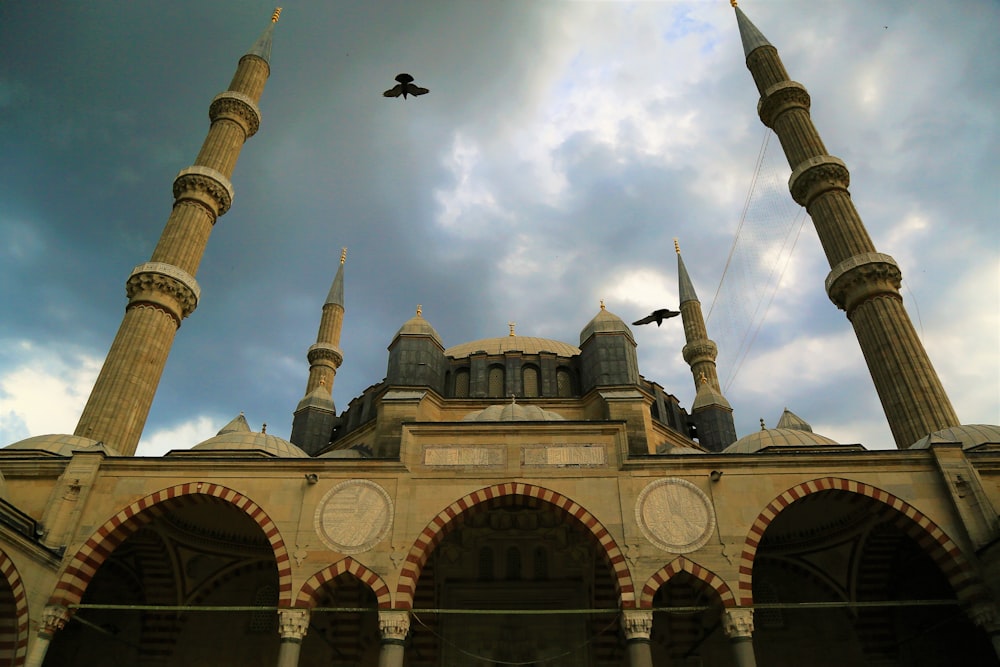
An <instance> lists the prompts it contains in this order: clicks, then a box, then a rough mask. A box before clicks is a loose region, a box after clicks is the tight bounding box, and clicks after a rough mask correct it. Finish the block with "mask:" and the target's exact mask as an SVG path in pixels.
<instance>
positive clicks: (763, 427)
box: [760, 417, 767, 431]
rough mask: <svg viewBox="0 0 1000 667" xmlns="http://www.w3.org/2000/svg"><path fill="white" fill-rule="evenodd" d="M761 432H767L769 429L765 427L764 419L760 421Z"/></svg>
mask: <svg viewBox="0 0 1000 667" xmlns="http://www.w3.org/2000/svg"><path fill="white" fill-rule="evenodd" d="M760 430H761V431H766V430H767V427H766V426H764V418H763V417H761V419H760Z"/></svg>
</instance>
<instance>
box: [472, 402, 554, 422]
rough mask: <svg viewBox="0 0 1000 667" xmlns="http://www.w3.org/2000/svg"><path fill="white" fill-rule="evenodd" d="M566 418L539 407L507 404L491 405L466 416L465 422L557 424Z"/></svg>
mask: <svg viewBox="0 0 1000 667" xmlns="http://www.w3.org/2000/svg"><path fill="white" fill-rule="evenodd" d="M565 420H566V418H565V417H563V416H562V415H560V414H556V413H555V412H550V411H548V410H543V409H541V408H540V407H538V406H537V405H521V404H520V403H506V404H504V405H491V406H490V407H488V408H486V409H485V410H480V411H479V412H473V413H471V414H467V415H465V417H464V418H463V419H462V421H464V422H557V421H565Z"/></svg>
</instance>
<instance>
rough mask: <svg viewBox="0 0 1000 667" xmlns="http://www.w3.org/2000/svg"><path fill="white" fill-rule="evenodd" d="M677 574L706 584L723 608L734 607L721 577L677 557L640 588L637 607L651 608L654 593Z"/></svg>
mask: <svg viewBox="0 0 1000 667" xmlns="http://www.w3.org/2000/svg"><path fill="white" fill-rule="evenodd" d="M678 572H687V573H688V574H690V575H692V576H694V577H696V578H698V579H701V580H702V581H704V582H705V583H706V584H708V585H709V586H710V587H711V588H712V589H713V590H714V591H715V592H716V593H718V594H719V597H720V598H722V606H723V607H735V606H736V596H735V595H733V591H732V589H731V588H729V584H727V583H726V582H725V581H723V579H722V577H720V576H719V575H717V574H715V573H714V572H712V571H711V570H707V569H705V568H703V567H702V566H701V565H698V563H693V562H691V561H689V560H688V559H687V558H685V557H684V556H678V557H677V558H675V559H674V560H672V561H670V562H669V563H668V564H667V565H665V566H664V567H663V568H661V569H660V570H659V571H658V572H656V573H655V574H654V575H653V576H651V577H650V578H649V580H648V581H647V582H646V585H645V586H643V587H642V594H641V595H640V596H639V607H640V608H642V609H649V608H651V607H652V606H653V596H655V595H656V591H658V590H660V586H662V585H663V584H665V583H666V582H667V581H669V580H670V578H671V577H673V576H674V575H675V574H677V573H678Z"/></svg>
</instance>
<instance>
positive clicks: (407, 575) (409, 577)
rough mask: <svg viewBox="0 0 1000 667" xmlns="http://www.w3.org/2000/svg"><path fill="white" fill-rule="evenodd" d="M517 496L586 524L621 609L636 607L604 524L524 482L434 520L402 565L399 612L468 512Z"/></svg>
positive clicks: (483, 492) (479, 494)
mask: <svg viewBox="0 0 1000 667" xmlns="http://www.w3.org/2000/svg"><path fill="white" fill-rule="evenodd" d="M517 496H523V497H526V498H537V499H538V500H542V501H544V502H546V503H548V504H550V505H553V506H555V507H557V508H559V509H561V510H563V511H564V512H565V513H566V514H568V515H570V516H571V517H573V518H575V519H576V520H577V521H579V522H580V523H581V524H583V526H584V527H585V528H586V529H587V530H588V531H590V533H591V535H592V537H593V538H594V540H596V541H597V543H598V544H599V545H600V551H601V553H602V554H603V555H604V558H605V560H606V561H607V563H608V565H609V566H610V567H611V571H612V572H613V576H612V579H614V581H615V587H616V588H617V589H618V595H619V597H620V599H621V605H622V608H623V609H631V608H634V607H635V587H634V586H633V584H632V575H631V574H630V573H629V570H628V565H627V564H626V563H625V556H624V555H623V554H622V551H621V549H620V548H619V547H618V545H617V544H616V543H615V540H614V538H613V537H611V534H610V533H609V532H608V530H607V528H605V527H604V526H603V525H601V522H600V521H598V520H597V518H596V517H594V515H593V514H591V513H590V512H588V511H587V510H586V509H584V508H583V507H581V506H580V505H578V504H577V503H576V502H574V501H573V500H570V499H569V498H567V497H566V496H563V495H562V494H559V493H556V492H555V491H552V490H551V489H546V488H543V487H540V486H534V485H533V484H524V483H521V482H507V483H505V484H496V485H494V486H488V487H485V488H482V489H479V490H478V491H474V492H472V493H470V494H468V495H467V496H464V497H462V498H459V499H458V500H456V501H455V502H453V503H452V504H451V505H449V506H448V507H446V508H445V509H444V510H443V511H441V512H440V513H439V514H438V515H437V516H436V517H434V518H433V519H432V520H431V522H430V523H429V524H427V527H425V528H424V529H423V531H421V533H420V535H419V536H418V537H417V539H416V540H415V541H414V543H413V546H412V547H410V552H409V553H408V554H407V556H406V561H405V562H404V563H403V569H402V571H401V572H400V575H399V583H398V584H397V587H396V601H395V604H394V607H395V608H396V609H410V608H412V607H413V594H414V591H415V590H416V587H417V580H418V579H420V571H421V569H423V566H424V564H425V563H426V562H427V559H428V558H429V557H430V555H431V552H433V551H434V547H435V546H437V545H438V544H439V543H440V542H441V540H443V539H444V538H445V536H446V535H448V533H450V532H451V531H452V530H454V529H455V528H457V527H458V526H459V525H460V524H461V522H462V520H463V519H464V516H463V515H464V514H465V513H466V512H468V511H469V510H470V509H472V508H473V507H476V506H477V505H483V506H484V507H493V506H496V505H501V504H503V502H504V501H505V500H506V501H509V502H512V501H513V500H514V498H515V497H517Z"/></svg>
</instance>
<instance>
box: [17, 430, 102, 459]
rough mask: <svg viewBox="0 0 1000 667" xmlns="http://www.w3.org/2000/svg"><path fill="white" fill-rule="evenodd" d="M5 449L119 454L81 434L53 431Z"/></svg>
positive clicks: (70, 454)
mask: <svg viewBox="0 0 1000 667" xmlns="http://www.w3.org/2000/svg"><path fill="white" fill-rule="evenodd" d="M4 449H7V450H24V451H36V452H45V453H48V454H55V455H56V456H73V452H76V451H84V452H104V453H105V454H107V455H108V456H120V455H119V454H118V452H117V451H116V450H115V449H114V448H113V447H109V446H107V445H105V444H104V443H103V442H98V441H97V440H93V439H91V438H85V437H83V436H81V435H66V434H59V433H53V434H51V435H36V436H34V437H31V438H27V439H25V440H21V441H20V442H15V443H14V444H12V445H7V446H6V447H4Z"/></svg>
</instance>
